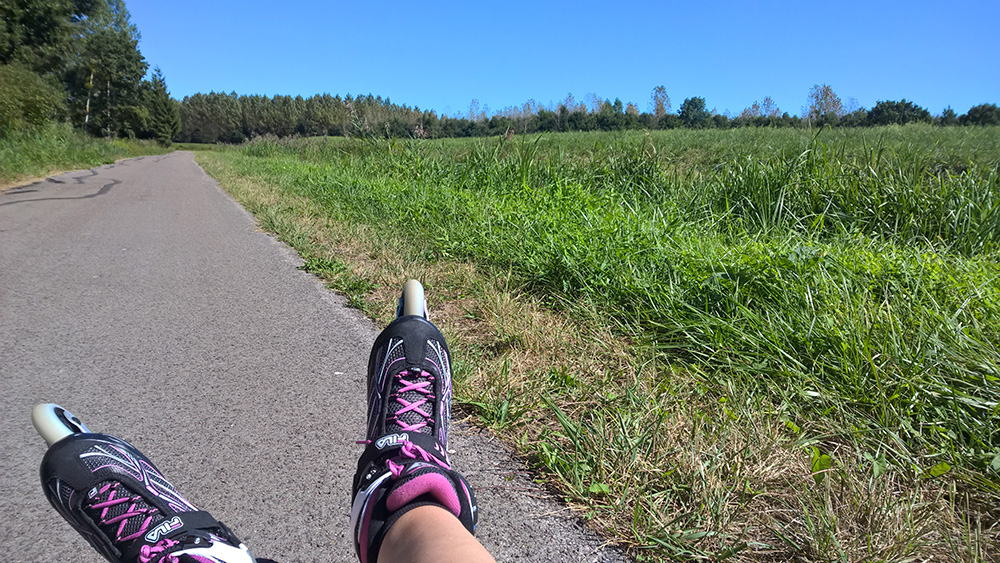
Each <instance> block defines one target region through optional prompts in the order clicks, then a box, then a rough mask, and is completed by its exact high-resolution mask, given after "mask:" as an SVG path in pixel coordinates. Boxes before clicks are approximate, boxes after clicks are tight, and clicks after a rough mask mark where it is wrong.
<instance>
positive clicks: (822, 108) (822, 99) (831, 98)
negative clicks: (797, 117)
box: [806, 84, 844, 120]
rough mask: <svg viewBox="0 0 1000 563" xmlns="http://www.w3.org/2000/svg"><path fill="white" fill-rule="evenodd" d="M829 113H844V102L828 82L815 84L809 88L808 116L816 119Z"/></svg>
mask: <svg viewBox="0 0 1000 563" xmlns="http://www.w3.org/2000/svg"><path fill="white" fill-rule="evenodd" d="M827 114H832V115H833V116H836V117H840V116H842V115H844V104H843V103H842V102H841V101H840V97H839V96H837V94H835V93H834V92H833V88H831V87H830V86H829V85H828V84H823V85H820V84H815V85H813V87H812V89H810V90H809V109H808V111H807V112H806V117H807V118H808V119H812V120H816V119H819V118H820V117H823V116H824V115H827ZM827 119H829V118H827Z"/></svg>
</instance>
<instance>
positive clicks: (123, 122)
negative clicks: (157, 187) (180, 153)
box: [0, 0, 181, 143]
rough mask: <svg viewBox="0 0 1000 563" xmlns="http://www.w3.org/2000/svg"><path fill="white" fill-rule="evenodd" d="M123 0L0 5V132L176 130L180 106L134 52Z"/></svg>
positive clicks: (27, 0) (9, 0)
mask: <svg viewBox="0 0 1000 563" xmlns="http://www.w3.org/2000/svg"><path fill="white" fill-rule="evenodd" d="M138 45H139V30H138V29H136V26H135V25H134V24H133V23H132V22H131V16H130V15H129V12H128V10H127V9H126V8H125V3H124V1H123V0H5V1H4V2H3V3H0V136H3V135H6V134H8V133H9V132H11V131H14V130H21V129H25V128H31V127H37V126H40V125H44V124H45V123H50V122H66V121H68V122H70V123H71V124H72V125H73V126H75V127H77V128H79V129H82V130H84V131H86V132H87V133H90V134H92V135H95V136H103V137H139V138H156V139H159V140H160V141H162V142H164V143H169V142H170V141H171V140H172V139H173V138H174V137H176V136H177V135H178V133H179V132H180V126H181V122H180V104H179V103H178V102H177V101H176V100H173V99H172V98H171V97H170V95H169V93H168V91H167V85H166V80H165V79H164V77H163V73H161V72H160V70H159V69H155V70H154V71H153V73H152V75H151V76H150V78H149V79H146V75H147V71H148V70H149V65H148V63H147V62H146V60H145V58H144V57H143V56H142V53H140V52H139V48H138Z"/></svg>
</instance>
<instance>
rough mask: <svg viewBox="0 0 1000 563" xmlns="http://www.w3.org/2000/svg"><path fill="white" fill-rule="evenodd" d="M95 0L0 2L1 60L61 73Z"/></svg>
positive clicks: (71, 57)
mask: <svg viewBox="0 0 1000 563" xmlns="http://www.w3.org/2000/svg"><path fill="white" fill-rule="evenodd" d="M99 4H100V2H96V1H94V0H4V2H0V63H2V64H10V63H13V62H17V63H20V64H22V65H24V66H25V67H27V68H29V69H31V70H33V71H35V72H37V73H39V74H42V75H46V74H51V75H54V76H60V75H61V74H62V73H63V72H64V71H65V70H66V69H67V68H68V66H69V65H70V64H72V60H73V55H74V52H73V43H74V36H75V35H76V34H77V33H78V29H79V28H80V27H81V26H82V25H83V22H85V21H86V20H87V19H88V18H89V17H90V16H91V15H92V13H93V11H94V10H95V8H97V7H98V5H99Z"/></svg>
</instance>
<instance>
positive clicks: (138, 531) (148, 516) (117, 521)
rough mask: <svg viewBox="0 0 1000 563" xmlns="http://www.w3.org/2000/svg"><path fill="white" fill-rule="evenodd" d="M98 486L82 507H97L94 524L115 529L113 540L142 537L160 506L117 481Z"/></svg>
mask: <svg viewBox="0 0 1000 563" xmlns="http://www.w3.org/2000/svg"><path fill="white" fill-rule="evenodd" d="M98 487H99V488H98V489H97V494H96V496H95V497H94V498H93V499H91V502H90V504H88V505H86V506H85V507H84V508H86V509H88V510H92V511H99V513H98V514H97V520H98V522H97V525H98V526H99V527H101V528H102V529H104V530H105V532H106V533H107V532H112V533H114V541H115V543H122V542H129V541H132V540H135V539H137V538H139V537H142V535H143V534H145V533H146V530H148V529H149V525H150V524H151V523H152V521H153V518H154V517H155V516H157V515H158V514H159V510H157V509H156V508H153V507H152V506H150V505H149V504H148V503H146V501H145V500H144V499H143V498H142V497H141V496H139V495H137V494H135V493H133V492H132V491H130V490H129V489H128V488H126V487H125V486H123V485H122V484H121V483H119V482H118V481H107V482H105V483H103V484H101V485H99V486H98Z"/></svg>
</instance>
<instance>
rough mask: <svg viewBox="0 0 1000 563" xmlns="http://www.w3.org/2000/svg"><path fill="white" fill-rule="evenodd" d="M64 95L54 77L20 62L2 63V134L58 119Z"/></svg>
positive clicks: (0, 74) (0, 78)
mask: <svg viewBox="0 0 1000 563" xmlns="http://www.w3.org/2000/svg"><path fill="white" fill-rule="evenodd" d="M64 100H65V96H64V95H63V93H62V91H61V88H60V87H59V85H58V84H56V83H55V82H54V81H53V80H51V79H47V78H43V77H41V76H39V75H38V74H36V73H35V72H33V71H31V70H29V69H28V68H26V67H23V66H21V65H20V64H18V63H14V64H9V65H7V64H4V65H0V137H4V136H6V135H8V134H10V132H12V131H14V130H18V129H26V128H29V127H38V126H41V125H44V124H45V123H48V122H49V121H53V120H56V119H59V118H60V117H61V116H62V115H63V114H64V112H65V110H66V108H65V102H64Z"/></svg>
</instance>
